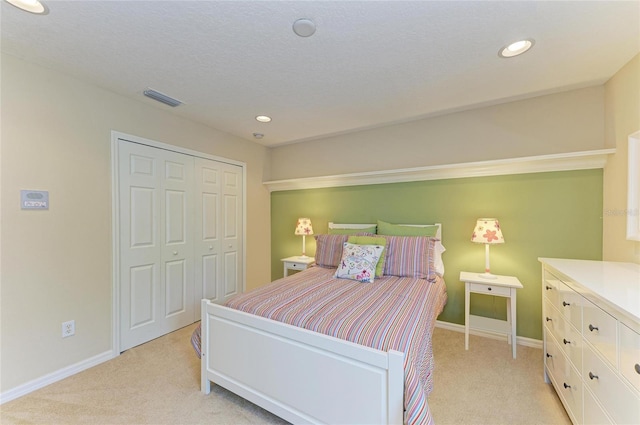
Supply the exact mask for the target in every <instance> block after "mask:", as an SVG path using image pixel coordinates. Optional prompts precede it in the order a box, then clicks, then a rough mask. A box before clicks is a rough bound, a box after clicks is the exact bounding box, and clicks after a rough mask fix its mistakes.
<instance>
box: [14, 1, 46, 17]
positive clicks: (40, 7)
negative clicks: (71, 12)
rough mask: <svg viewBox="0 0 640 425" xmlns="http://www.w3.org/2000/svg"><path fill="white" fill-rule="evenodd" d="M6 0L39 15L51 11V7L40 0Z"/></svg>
mask: <svg viewBox="0 0 640 425" xmlns="http://www.w3.org/2000/svg"><path fill="white" fill-rule="evenodd" d="M5 1H6V2H7V3H9V4H12V5H14V6H15V7H17V8H19V9H22V10H25V11H27V12H31V13H35V14H38V15H46V14H47V13H49V9H47V6H45V5H44V4H43V3H41V2H39V1H38V0H5Z"/></svg>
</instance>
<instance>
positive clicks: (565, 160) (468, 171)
mask: <svg viewBox="0 0 640 425" xmlns="http://www.w3.org/2000/svg"><path fill="white" fill-rule="evenodd" d="M615 152H616V150H615V149H600V150H593V151H582V152H571V153H563V154H552V155H540V156H529V157H521V158H510V159H499V160H493V161H478V162H465V163H460V164H446V165H433V166H427V167H417V168H402V169H397V170H382V171H369V172H362V173H351V174H340V175H334V176H318V177H303V178H298V179H287V180H273V181H267V182H264V183H263V184H264V185H265V186H267V188H268V189H269V192H277V191H283V190H300V189H320V188H326V187H340V186H361V185H367V184H383V183H403V182H414V181H425V180H442V179H457V178H464V177H487V176H502V175H509V174H527V173H543V172H552V171H574V170H589V169H597V168H604V166H605V164H606V162H607V157H608V155H612V154H614V153H615Z"/></svg>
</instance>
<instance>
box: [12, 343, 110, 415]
mask: <svg viewBox="0 0 640 425" xmlns="http://www.w3.org/2000/svg"><path fill="white" fill-rule="evenodd" d="M117 356H118V354H117V353H114V352H113V351H105V352H104V353H101V354H98V355H96V356H93V357H90V358H88V359H85V360H82V361H80V362H78V363H75V364H72V365H70V366H67V367H65V368H62V369H60V370H57V371H55V372H52V373H49V374H47V375H44V376H42V377H40V378H37V379H34V380H32V381H29V382H27V383H25V384H23V385H20V386H18V387H15V388H12V389H10V390H8V391H5V392H3V393H0V404H2V403H5V402H7V401H11V400H15V399H16V398H19V397H22V396H23V395H26V394H29V393H30V392H33V391H35V390H38V389H40V388H43V387H46V386H47V385H50V384H53V383H54V382H58V381H61V380H63V379H65V378H68V377H69V376H72V375H75V374H76V373H79V372H82V371H83V370H86V369H89V368H91V367H93V366H97V365H99V364H100V363H104V362H106V361H108V360H111V359H113V358H115V357H117Z"/></svg>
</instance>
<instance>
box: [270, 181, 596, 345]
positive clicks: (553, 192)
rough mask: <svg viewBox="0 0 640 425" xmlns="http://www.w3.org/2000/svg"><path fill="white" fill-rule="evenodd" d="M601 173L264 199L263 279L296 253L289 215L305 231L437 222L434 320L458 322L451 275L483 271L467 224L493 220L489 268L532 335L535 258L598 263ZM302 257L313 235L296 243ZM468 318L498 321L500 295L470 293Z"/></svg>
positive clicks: (460, 305)
mask: <svg viewBox="0 0 640 425" xmlns="http://www.w3.org/2000/svg"><path fill="white" fill-rule="evenodd" d="M602 174H603V173H602V170H601V169H597V170H579V171H561V172H547V173H532V174H518V175H509V176H492V177H473V178H458V179H445V180H433V181H422V182H409V183H389V184H376V185H365V186H348V187H337V188H324V189H306V190H290V191H281V192H273V193H272V194H271V252H272V258H271V270H272V271H271V274H272V279H277V278H280V277H282V275H283V269H282V263H281V261H280V259H281V258H285V257H290V256H292V255H299V254H300V253H301V249H302V238H301V237H300V236H295V235H294V234H293V233H294V229H295V225H296V220H297V219H298V217H309V218H310V219H311V221H312V223H313V230H314V233H315V234H321V233H326V232H327V223H328V222H329V221H333V222H336V223H375V222H376V220H378V219H380V220H384V221H388V222H391V223H414V224H422V223H442V243H443V244H444V246H445V247H446V249H447V251H446V252H445V253H444V254H443V260H444V264H445V275H444V278H445V281H446V283H447V293H448V302H447V305H446V307H445V309H444V311H443V313H442V314H441V315H440V317H439V320H442V321H445V322H451V323H457V324H464V284H463V283H462V282H460V281H459V273H460V271H462V270H464V271H478V272H482V271H484V246H482V245H479V244H475V243H472V242H471V233H472V231H473V228H474V226H475V222H476V219H477V218H480V217H495V218H497V219H498V220H499V221H500V226H501V228H502V231H503V234H504V238H505V243H504V244H502V245H493V246H491V250H490V254H491V255H490V260H491V271H492V272H493V273H495V274H503V275H512V276H517V277H518V278H519V279H520V281H521V282H522V284H523V286H524V288H523V289H521V290H519V291H518V296H517V333H518V335H519V336H523V337H527V338H533V339H538V340H540V339H542V321H541V314H542V306H541V289H540V288H541V283H540V281H541V265H540V263H539V262H538V257H557V258H580V259H589V260H601V259H602V208H603V200H602V197H603V176H602ZM306 251H307V255H309V256H313V255H314V253H315V239H314V238H313V237H307V238H306ZM472 297H474V299H473V303H472V310H471V314H479V315H483V316H487V317H493V318H498V319H505V318H506V301H505V299H504V298H498V297H495V298H494V297H490V296H485V295H480V294H473V295H472Z"/></svg>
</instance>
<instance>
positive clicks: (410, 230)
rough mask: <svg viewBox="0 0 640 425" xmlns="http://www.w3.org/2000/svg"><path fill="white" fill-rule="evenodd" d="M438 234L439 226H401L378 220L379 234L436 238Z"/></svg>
mask: <svg viewBox="0 0 640 425" xmlns="http://www.w3.org/2000/svg"><path fill="white" fill-rule="evenodd" d="M437 233H438V226H436V225H433V226H426V227H415V226H403V225H400V224H391V223H387V222H384V221H380V220H378V234H379V235H387V236H431V237H435V236H436V234H437Z"/></svg>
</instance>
